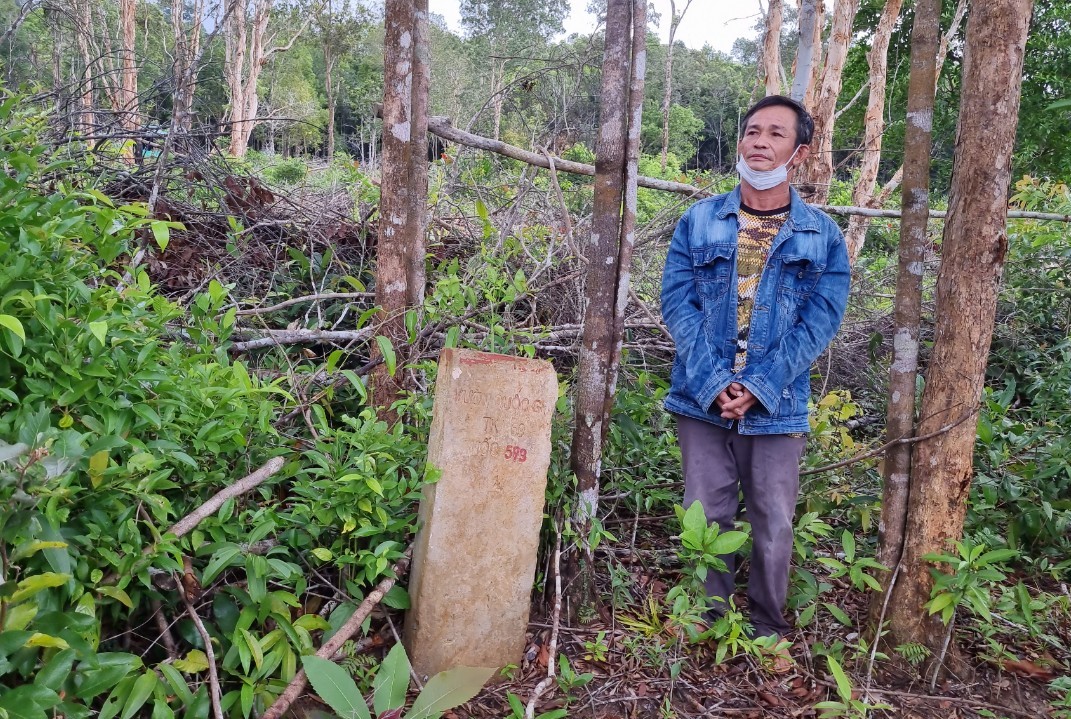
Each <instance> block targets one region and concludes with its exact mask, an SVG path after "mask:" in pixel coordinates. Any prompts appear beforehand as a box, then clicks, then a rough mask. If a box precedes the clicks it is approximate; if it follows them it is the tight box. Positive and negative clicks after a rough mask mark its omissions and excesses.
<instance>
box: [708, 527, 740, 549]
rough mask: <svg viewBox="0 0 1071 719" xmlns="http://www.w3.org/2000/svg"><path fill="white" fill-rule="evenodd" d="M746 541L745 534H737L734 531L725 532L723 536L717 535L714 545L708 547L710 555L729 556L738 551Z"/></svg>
mask: <svg viewBox="0 0 1071 719" xmlns="http://www.w3.org/2000/svg"><path fill="white" fill-rule="evenodd" d="M746 541H747V533H746V532H738V531H736V530H732V531H729V532H725V533H724V534H719V535H718V537H717V538H716V539H715V540H714V543H713V544H711V545H710V553H711V554H731V553H732V552H735V551H736V550H738V549H740V547H741V546H743V544H744V542H746Z"/></svg>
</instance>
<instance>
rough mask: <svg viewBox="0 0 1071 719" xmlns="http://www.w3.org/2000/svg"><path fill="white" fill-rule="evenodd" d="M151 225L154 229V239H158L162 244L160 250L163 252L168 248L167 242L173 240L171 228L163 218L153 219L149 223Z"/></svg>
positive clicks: (157, 242) (158, 243)
mask: <svg viewBox="0 0 1071 719" xmlns="http://www.w3.org/2000/svg"><path fill="white" fill-rule="evenodd" d="M149 227H150V228H151V229H152V236H153V239H155V240H156V244H157V245H159V246H160V251H161V252H163V251H164V250H166V249H167V243H168V242H169V241H170V240H171V229H170V228H169V227H168V226H167V223H166V222H164V221H163V220H153V221H152V222H150V223H149Z"/></svg>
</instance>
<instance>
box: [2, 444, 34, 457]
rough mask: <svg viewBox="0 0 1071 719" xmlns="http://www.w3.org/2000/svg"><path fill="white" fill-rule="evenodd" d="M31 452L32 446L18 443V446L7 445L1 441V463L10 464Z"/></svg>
mask: <svg viewBox="0 0 1071 719" xmlns="http://www.w3.org/2000/svg"><path fill="white" fill-rule="evenodd" d="M29 450H30V446H29V445H27V444H23V443H22V442H18V443H16V444H7V443H6V442H3V441H0V462H9V461H11V460H13V459H15V458H16V457H21V456H22V455H24V454H26V452H28V451H29Z"/></svg>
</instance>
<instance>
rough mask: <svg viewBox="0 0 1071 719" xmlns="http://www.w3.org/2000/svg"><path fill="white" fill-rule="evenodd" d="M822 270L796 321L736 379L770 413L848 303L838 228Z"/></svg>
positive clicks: (844, 249)
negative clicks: (760, 357)
mask: <svg viewBox="0 0 1071 719" xmlns="http://www.w3.org/2000/svg"><path fill="white" fill-rule="evenodd" d="M827 258H828V259H827V262H826V269H825V271H823V272H822V276H821V277H820V278H819V279H818V282H817V284H816V285H815V287H814V290H813V291H812V292H811V295H810V297H808V298H807V300H806V302H804V303H803V305H802V306H801V307H800V308H799V322H798V323H797V324H796V325H795V326H794V327H793V328H792V329H791V330H789V331H788V332H786V333H785V334H784V336H783V337H782V338H781V341H780V342H779V343H778V344H777V346H776V347H774V348H771V349H770V351H769V352H767V353H766V355H765V356H764V357H763V358H762V359H761V360H759V361H758V362H756V363H754V364H751V363H748V364H747V365H746V366H745V367H744V369H743V370H742V371H741V372H740V374H739V376H738V377H737V378H736V380H737V381H738V382H740V383H741V384H743V385H744V386H745V387H747V388H748V389H749V390H751V393H752V394H753V395H755V397H756V398H757V399H758V401H759V402H761V403H762V405H763V406H764V407H765V408H766V409H767V410H768V411H770V412H773V411H775V410H776V409H777V407H778V405H779V403H780V401H781V392H782V391H783V390H784V389H785V388H786V387H788V386H789V385H790V384H791V383H792V381H793V380H795V379H796V378H797V377H799V376H800V374H802V373H803V372H806V371H808V370H809V369H810V368H811V365H813V364H814V362H815V360H817V359H818V356H819V355H820V354H822V352H823V351H824V350H825V348H826V347H827V346H828V345H829V343H830V342H832V341H833V337H834V336H836V334H837V329H838V328H839V327H840V322H841V320H842V319H843V317H844V309H845V307H846V305H847V303H848V287H849V285H850V283H851V266H850V265H849V264H848V250H847V247H846V246H845V244H844V236H843V235H842V234H841V232H840V229H839V228H836V229H835V230H834V231H833V237H832V239H831V240H830V245H829V251H828V254H827Z"/></svg>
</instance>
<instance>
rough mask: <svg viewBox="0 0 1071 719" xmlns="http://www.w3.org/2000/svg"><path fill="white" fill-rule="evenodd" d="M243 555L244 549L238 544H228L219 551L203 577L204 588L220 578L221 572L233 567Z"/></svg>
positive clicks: (211, 560)
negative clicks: (238, 557) (239, 556)
mask: <svg viewBox="0 0 1071 719" xmlns="http://www.w3.org/2000/svg"><path fill="white" fill-rule="evenodd" d="M241 553H242V548H241V547H239V546H238V545H237V544H228V545H226V546H223V547H220V548H219V549H217V550H216V552H215V553H214V554H213V555H212V559H210V560H209V561H208V566H207V567H205V571H204V574H203V575H201V584H202V586H204V585H208V584H210V583H211V582H212V580H213V579H215V578H216V577H218V576H219V574H220V572H222V571H223V570H224V569H226V568H227V567H229V566H231V564H232V563H233V562H234V559H235V558H236V557H237V556H238V555H239V554H241Z"/></svg>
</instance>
